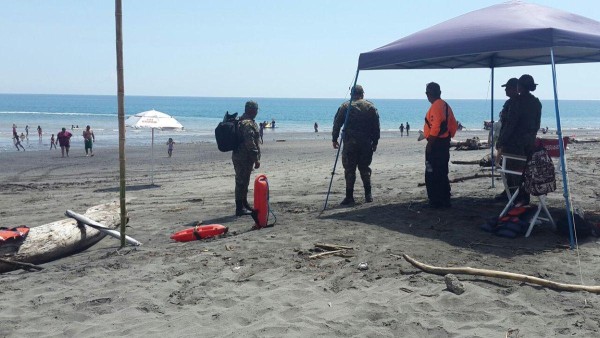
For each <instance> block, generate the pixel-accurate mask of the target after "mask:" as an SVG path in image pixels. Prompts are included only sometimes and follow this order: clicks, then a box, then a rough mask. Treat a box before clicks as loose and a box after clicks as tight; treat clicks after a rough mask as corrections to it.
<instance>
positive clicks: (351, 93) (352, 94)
mask: <svg viewBox="0 0 600 338" xmlns="http://www.w3.org/2000/svg"><path fill="white" fill-rule="evenodd" d="M359 71H360V70H359V68H358V67H357V68H356V75H355V76H354V83H353V84H352V89H351V90H350V100H349V101H348V109H346V116H345V117H344V125H343V128H342V133H341V135H340V146H339V147H338V150H337V154H336V155H335V162H334V163H333V169H332V170H331V180H329V189H327V197H325V205H324V206H323V211H325V209H327V201H328V200H329V193H330V192H331V185H332V184H333V175H335V167H336V166H337V162H338V158H339V157H340V150H341V149H342V145H343V143H344V134H345V131H346V123H347V122H348V115H350V114H349V113H350V106H351V104H352V97H353V96H354V87H356V81H358V73H359Z"/></svg>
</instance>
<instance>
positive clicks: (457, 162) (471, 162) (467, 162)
mask: <svg viewBox="0 0 600 338" xmlns="http://www.w3.org/2000/svg"><path fill="white" fill-rule="evenodd" d="M479 162H481V161H480V160H474V161H452V164H479Z"/></svg>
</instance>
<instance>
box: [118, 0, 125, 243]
mask: <svg viewBox="0 0 600 338" xmlns="http://www.w3.org/2000/svg"><path fill="white" fill-rule="evenodd" d="M121 8H122V5H121V0H115V24H116V33H117V101H118V109H119V110H118V116H119V202H120V204H121V248H123V247H124V246H125V226H126V225H127V209H126V208H125V81H124V80H123V30H122V26H123V12H122V10H121Z"/></svg>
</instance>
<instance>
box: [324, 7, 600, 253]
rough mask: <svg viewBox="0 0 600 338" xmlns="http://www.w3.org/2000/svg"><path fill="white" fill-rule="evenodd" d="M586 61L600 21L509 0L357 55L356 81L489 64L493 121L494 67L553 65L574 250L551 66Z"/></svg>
mask: <svg viewBox="0 0 600 338" xmlns="http://www.w3.org/2000/svg"><path fill="white" fill-rule="evenodd" d="M585 62H600V22H598V21H595V20H592V19H589V18H586V17H583V16H580V15H575V14H572V13H568V12H565V11H561V10H557V9H553V8H549V7H544V6H539V5H534V4H529V3H524V2H517V1H513V2H508V3H503V4H499V5H494V6H490V7H487V8H483V9H480V10H476V11H473V12H470V13H467V14H464V15H461V16H459V17H456V18H454V19H451V20H448V21H445V22H443V23H440V24H437V25H435V26H432V27H430V28H427V29H425V30H422V31H420V32H417V33H414V34H412V35H409V36H407V37H405V38H402V39H400V40H396V41H394V42H392V43H390V44H387V45H385V46H382V47H379V48H377V49H374V50H372V51H370V52H366V53H362V54H360V58H359V61H358V68H357V70H356V76H355V78H354V84H356V81H357V80H358V75H359V72H360V71H361V70H377V69H444V68H446V69H448V68H449V69H455V68H490V69H491V81H492V86H491V88H492V92H491V102H492V103H491V109H490V115H491V119H492V121H493V120H494V104H493V102H494V92H493V88H494V86H493V82H494V68H497V67H513V66H532V65H547V64H550V65H552V78H553V88H554V102H555V105H554V106H555V112H556V127H557V128H556V129H557V134H558V141H559V149H560V161H561V166H562V168H563V169H564V170H563V192H564V197H565V203H566V209H567V217H568V219H569V225H570V239H571V247H572V248H573V247H574V236H573V224H572V213H571V203H570V196H569V190H568V181H567V176H566V168H567V167H566V162H565V156H564V148H563V147H564V145H563V138H562V130H561V125H560V113H559V109H558V95H557V89H556V67H555V65H556V64H567V63H585ZM351 97H352V95H351ZM350 101H352V98H350ZM342 136H343V135H342ZM342 139H343V137H342ZM492 156H493V147H492ZM336 163H337V159H336ZM334 171H335V165H334ZM492 180H493V178H492ZM492 182H493V181H492Z"/></svg>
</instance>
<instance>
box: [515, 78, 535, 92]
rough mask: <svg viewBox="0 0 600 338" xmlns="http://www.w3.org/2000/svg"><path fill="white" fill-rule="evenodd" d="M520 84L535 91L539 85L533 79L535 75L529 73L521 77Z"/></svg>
mask: <svg viewBox="0 0 600 338" xmlns="http://www.w3.org/2000/svg"><path fill="white" fill-rule="evenodd" d="M519 86H521V87H523V88H525V89H527V90H529V91H534V90H535V88H536V87H537V83H535V81H534V80H533V76H531V75H529V74H523V75H521V77H520V78H519Z"/></svg>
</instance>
